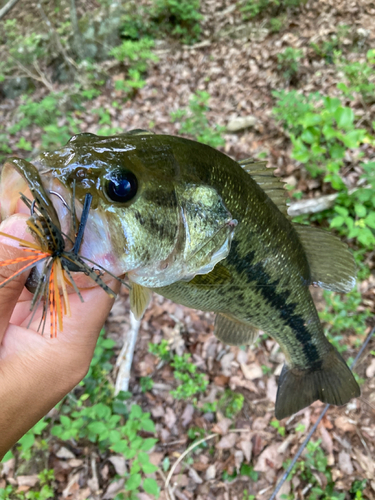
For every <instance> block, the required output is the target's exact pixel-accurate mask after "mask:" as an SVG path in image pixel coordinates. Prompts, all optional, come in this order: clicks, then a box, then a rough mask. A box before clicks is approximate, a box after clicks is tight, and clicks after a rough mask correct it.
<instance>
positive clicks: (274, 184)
mask: <svg viewBox="0 0 375 500" xmlns="http://www.w3.org/2000/svg"><path fill="white" fill-rule="evenodd" d="M238 163H239V164H240V165H241V167H242V168H243V169H244V170H245V171H246V172H247V173H248V174H249V175H250V176H251V177H252V179H254V181H255V182H256V183H257V184H258V186H260V187H261V188H262V189H263V191H264V192H265V193H266V194H267V196H269V197H270V198H271V200H272V201H273V202H274V204H275V205H276V206H277V208H278V209H279V210H280V212H281V213H283V214H284V215H286V216H287V217H288V212H287V206H286V200H285V189H284V185H283V183H282V180H281V179H280V177H275V174H274V170H275V169H274V168H267V167H266V164H267V162H265V161H256V160H254V159H253V158H247V159H246V160H241V161H239V162H238Z"/></svg>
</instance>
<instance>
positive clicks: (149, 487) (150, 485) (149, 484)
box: [142, 477, 160, 498]
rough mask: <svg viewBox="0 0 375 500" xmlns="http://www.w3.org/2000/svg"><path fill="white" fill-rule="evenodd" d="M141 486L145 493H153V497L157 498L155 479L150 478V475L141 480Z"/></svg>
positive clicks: (157, 489) (157, 490)
mask: <svg viewBox="0 0 375 500" xmlns="http://www.w3.org/2000/svg"><path fill="white" fill-rule="evenodd" d="M142 486H143V489H144V490H145V492H146V493H148V494H149V495H154V497H155V498H159V494H160V490H159V486H158V483H157V482H156V481H155V479H152V478H151V477H148V478H146V479H145V480H144V481H143V484H142Z"/></svg>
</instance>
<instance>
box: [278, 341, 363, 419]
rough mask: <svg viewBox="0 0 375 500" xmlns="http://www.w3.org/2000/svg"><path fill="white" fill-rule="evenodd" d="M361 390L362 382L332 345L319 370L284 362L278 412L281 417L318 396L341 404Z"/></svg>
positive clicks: (328, 401) (304, 406)
mask: <svg viewBox="0 0 375 500" xmlns="http://www.w3.org/2000/svg"><path fill="white" fill-rule="evenodd" d="M360 394H361V390H360V388H359V385H358V384H357V382H356V380H355V378H354V376H353V374H352V372H351V371H350V369H349V367H348V365H347V364H346V363H345V361H344V360H343V359H342V357H341V356H340V354H339V353H338V352H337V351H336V349H334V347H332V350H331V351H330V352H329V353H328V354H327V356H326V357H325V358H324V359H323V361H322V366H321V368H319V369H318V370H316V369H315V370H314V369H306V370H302V369H298V368H290V367H288V366H287V365H284V367H283V369H282V372H281V374H280V378H279V388H278V391H277V396H276V408H275V415H276V418H277V419H278V420H281V419H282V418H286V417H289V416H290V415H293V413H296V412H297V411H299V410H302V409H303V408H306V406H309V405H311V403H313V402H314V401H317V400H318V399H319V400H320V401H322V403H329V404H331V405H337V406H341V405H344V404H346V403H348V402H349V401H350V400H351V399H352V398H357V397H359V396H360Z"/></svg>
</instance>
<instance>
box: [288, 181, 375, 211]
mask: <svg viewBox="0 0 375 500" xmlns="http://www.w3.org/2000/svg"><path fill="white" fill-rule="evenodd" d="M369 187H370V186H367V185H366V186H361V188H366V189H367V188H369ZM357 189H358V188H353V189H349V191H348V194H349V195H351V194H353V193H355V191H357ZM339 194H340V193H333V194H328V195H324V196H320V197H319V198H311V199H310V198H309V199H307V200H300V201H296V202H295V203H292V204H291V205H289V207H288V215H290V216H291V217H296V216H297V215H303V214H316V213H318V212H323V210H327V209H328V208H332V207H333V206H334V205H335V202H336V199H337V197H338V196H339Z"/></svg>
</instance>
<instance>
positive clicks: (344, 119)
mask: <svg viewBox="0 0 375 500" xmlns="http://www.w3.org/2000/svg"><path fill="white" fill-rule="evenodd" d="M334 118H335V120H336V122H337V126H338V127H339V128H343V129H345V130H348V129H349V128H351V127H352V126H353V121H354V112H353V110H352V109H351V108H348V107H344V106H339V107H338V108H337V109H336V111H335V113H334Z"/></svg>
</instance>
